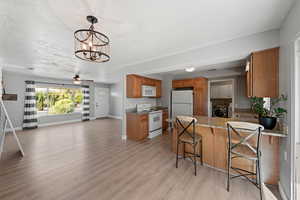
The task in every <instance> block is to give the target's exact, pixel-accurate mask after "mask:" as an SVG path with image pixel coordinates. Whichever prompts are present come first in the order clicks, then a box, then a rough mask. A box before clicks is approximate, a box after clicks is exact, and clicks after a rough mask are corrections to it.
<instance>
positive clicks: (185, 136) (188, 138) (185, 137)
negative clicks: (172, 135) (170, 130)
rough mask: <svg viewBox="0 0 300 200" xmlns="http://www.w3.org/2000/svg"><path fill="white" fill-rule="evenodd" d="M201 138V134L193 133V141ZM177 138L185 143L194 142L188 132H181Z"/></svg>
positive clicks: (196, 141)
mask: <svg viewBox="0 0 300 200" xmlns="http://www.w3.org/2000/svg"><path fill="white" fill-rule="evenodd" d="M201 139H202V138H201V136H199V135H196V134H195V143H198V142H200V141H201ZM179 140H180V141H182V142H185V143H189V144H193V143H194V140H193V138H192V137H191V136H190V135H189V134H188V133H184V134H182V135H181V136H180V137H179Z"/></svg>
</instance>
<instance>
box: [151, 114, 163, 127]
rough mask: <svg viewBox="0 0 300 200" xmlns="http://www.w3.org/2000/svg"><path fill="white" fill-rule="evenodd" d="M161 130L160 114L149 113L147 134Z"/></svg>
mask: <svg viewBox="0 0 300 200" xmlns="http://www.w3.org/2000/svg"><path fill="white" fill-rule="evenodd" d="M161 128H162V112H161V111H159V112H155V113H149V132H152V131H155V130H159V129H161Z"/></svg>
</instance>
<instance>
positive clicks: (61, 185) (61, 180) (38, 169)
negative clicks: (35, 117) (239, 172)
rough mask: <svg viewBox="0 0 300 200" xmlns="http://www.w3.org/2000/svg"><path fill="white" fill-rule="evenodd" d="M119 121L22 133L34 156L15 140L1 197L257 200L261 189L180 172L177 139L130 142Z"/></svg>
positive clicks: (217, 175) (211, 173)
mask: <svg viewBox="0 0 300 200" xmlns="http://www.w3.org/2000/svg"><path fill="white" fill-rule="evenodd" d="M120 127H121V123H120V121H119V120H113V119H102V120H95V121H90V122H84V123H74V124H68V125H60V126H55V127H46V128H39V129H36V130H33V131H25V132H22V131H21V132H18V135H19V137H20V140H21V143H22V144H23V147H24V150H25V153H26V157H24V158H20V157H19V156H18V155H17V154H16V153H15V152H16V149H17V147H16V144H15V142H14V140H13V138H12V137H11V136H8V139H7V142H6V144H5V152H4V153H3V157H2V160H1V161H0V199H1V200H7V199H16V200H27V199H37V200H43V199H47V200H48V199H51V200H52V199H53V200H67V199H68V200H74V199H76V200H77V199H79V200H81V199H82V200H93V199H101V200H102V199H103V200H107V199H108V200H109V199H120V200H127V199H130V200H135V199H136V200H141V199H143V200H148V199H155V200H156V199H164V200H167V199H169V200H177V199H178V200H179V199H180V200H184V199H208V200H227V199H228V200H229V199H230V200H241V199H243V200H250V199H251V200H252V199H259V195H258V194H259V193H258V190H257V189H256V188H255V187H254V186H253V185H252V184H250V183H248V182H246V181H244V180H241V179H235V180H233V181H232V189H231V192H230V193H228V192H227V191H226V184H225V183H226V176H225V174H223V173H221V172H218V171H215V170H213V169H210V168H207V167H201V166H199V167H198V175H197V176H196V177H195V176H194V173H193V165H192V163H191V162H189V161H183V160H181V161H180V162H179V168H178V169H176V168H175V155H174V154H173V153H172V152H171V150H170V136H169V135H168V134H164V135H163V136H159V137H156V138H154V139H152V140H145V141H143V142H133V141H124V140H121V137H120Z"/></svg>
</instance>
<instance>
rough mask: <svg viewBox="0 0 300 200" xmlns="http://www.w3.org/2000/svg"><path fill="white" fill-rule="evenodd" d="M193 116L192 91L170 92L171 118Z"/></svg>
mask: <svg viewBox="0 0 300 200" xmlns="http://www.w3.org/2000/svg"><path fill="white" fill-rule="evenodd" d="M178 115H188V116H191V115H193V90H173V91H172V118H175V117H176V116H178Z"/></svg>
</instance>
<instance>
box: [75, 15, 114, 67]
mask: <svg viewBox="0 0 300 200" xmlns="http://www.w3.org/2000/svg"><path fill="white" fill-rule="evenodd" d="M86 19H87V20H88V21H89V22H90V23H91V24H92V25H91V26H90V28H89V29H79V30H77V31H75V32H74V38H75V56H76V57H77V58H80V59H82V60H86V61H91V62H99V63H101V62H107V61H109V60H110V55H109V38H108V37H107V36H106V35H104V34H103V33H100V32H98V31H96V30H95V29H94V24H96V23H97V22H98V19H97V18H96V17H94V16H87V17H86Z"/></svg>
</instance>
